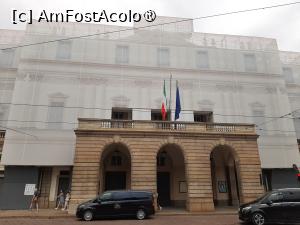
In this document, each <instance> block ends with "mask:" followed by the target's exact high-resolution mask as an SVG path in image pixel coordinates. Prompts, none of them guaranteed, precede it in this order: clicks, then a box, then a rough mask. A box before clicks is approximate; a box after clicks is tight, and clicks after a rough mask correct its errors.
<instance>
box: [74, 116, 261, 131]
mask: <svg viewBox="0 0 300 225" xmlns="http://www.w3.org/2000/svg"><path fill="white" fill-rule="evenodd" d="M78 121H79V124H78V130H81V131H84V130H97V131H105V130H110V131H121V130H123V131H147V132H168V133H170V132H171V133H182V132H185V133H208V134H214V133H215V134H245V135H256V133H255V127H254V125H253V124H240V123H196V122H170V121H144V120H108V119H85V118H79V119H78Z"/></svg>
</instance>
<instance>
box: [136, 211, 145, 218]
mask: <svg viewBox="0 0 300 225" xmlns="http://www.w3.org/2000/svg"><path fill="white" fill-rule="evenodd" d="M146 215H147V214H146V212H145V210H144V209H139V210H138V211H137V212H136V218H137V219H138V220H143V219H145V218H146Z"/></svg>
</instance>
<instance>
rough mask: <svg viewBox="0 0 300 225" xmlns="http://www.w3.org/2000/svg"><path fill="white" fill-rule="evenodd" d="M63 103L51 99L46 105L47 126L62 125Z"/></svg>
mask: <svg viewBox="0 0 300 225" xmlns="http://www.w3.org/2000/svg"><path fill="white" fill-rule="evenodd" d="M64 106H65V103H64V102H62V101H52V102H50V104H49V106H48V128H50V129H59V128H61V127H62V122H63V116H64Z"/></svg>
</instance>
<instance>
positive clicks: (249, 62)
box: [244, 54, 257, 72]
mask: <svg viewBox="0 0 300 225" xmlns="http://www.w3.org/2000/svg"><path fill="white" fill-rule="evenodd" d="M244 63H245V71H247V72H255V71H256V70H257V68H256V58H255V55H254V54H244Z"/></svg>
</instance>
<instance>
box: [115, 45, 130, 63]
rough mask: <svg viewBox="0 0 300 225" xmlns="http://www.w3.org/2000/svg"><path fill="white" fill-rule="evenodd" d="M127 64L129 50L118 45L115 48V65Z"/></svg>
mask: <svg viewBox="0 0 300 225" xmlns="http://www.w3.org/2000/svg"><path fill="white" fill-rule="evenodd" d="M128 62H129V48H128V46H123V45H119V46H117V48H116V63H128Z"/></svg>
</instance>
